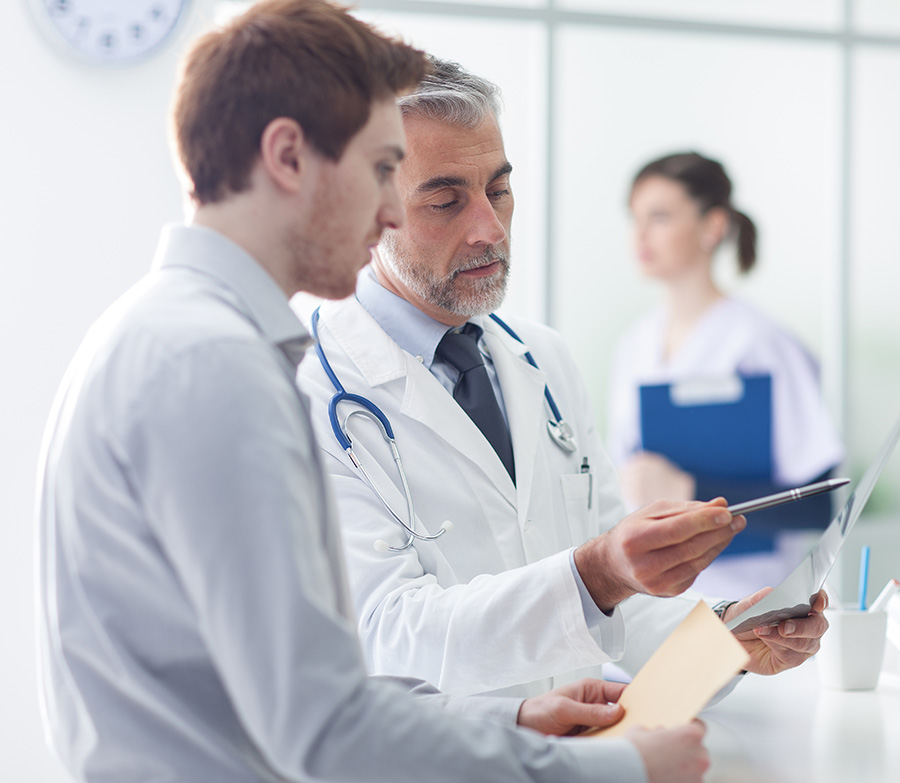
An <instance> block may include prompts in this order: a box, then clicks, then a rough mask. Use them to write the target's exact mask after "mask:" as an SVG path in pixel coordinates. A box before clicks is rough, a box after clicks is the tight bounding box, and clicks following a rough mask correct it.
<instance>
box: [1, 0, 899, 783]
mask: <svg viewBox="0 0 900 783" xmlns="http://www.w3.org/2000/svg"><path fill="white" fill-rule="evenodd" d="M50 1H53V0H50ZM81 1H82V2H83V3H87V0H81ZM119 1H120V2H125V1H126V0H119ZM55 2H59V0H55ZM128 2H130V3H132V4H133V5H135V6H136V7H146V6H152V0H128ZM47 3H48V0H4V2H3V3H2V8H0V22H2V24H0V66H2V67H0V106H2V107H3V109H2V118H3V119H2V122H0V137H2V141H3V149H4V150H5V152H4V153H3V162H4V165H3V173H4V180H5V181H4V182H3V187H2V188H0V235H2V237H3V240H4V247H5V248H6V249H5V250H4V252H3V254H2V263H0V275H2V284H0V298H2V299H0V301H2V304H0V340H2V361H3V369H4V371H3V391H2V395H3V397H2V399H3V410H4V411H5V413H3V415H2V417H0V420H2V425H0V426H2V430H0V476H2V485H0V486H2V492H0V520H2V525H0V757H2V758H3V760H4V773H5V776H6V777H8V779H10V780H21V781H42V783H56V782H57V781H63V780H65V779H66V778H65V776H64V775H63V773H62V772H61V770H60V768H59V767H58V766H57V764H56V762H55V761H54V760H53V758H52V757H51V756H50V754H49V752H48V751H47V749H46V747H45V745H44V740H43V736H42V730H41V725H40V716H39V710H38V704H37V698H36V662H35V657H36V650H35V644H34V633H33V607H34V600H33V582H34V568H33V562H34V555H33V537H34V528H33V522H32V513H33V511H32V507H33V498H34V482H35V468H36V465H37V461H38V454H39V449H40V440H41V432H42V428H43V424H44V421H45V419H46V417H47V414H48V412H49V409H50V405H51V402H52V399H53V395H54V393H55V390H56V388H57V386H58V384H59V381H60V379H61V377H62V374H63V372H64V371H65V368H66V365H67V363H68V361H69V359H70V358H71V356H72V354H73V352H74V351H75V349H76V347H77V345H78V343H79V342H80V340H81V337H82V336H83V334H84V332H85V330H86V329H87V327H88V326H89V324H90V323H91V322H92V321H93V320H94V319H95V318H96V317H97V316H98V315H99V314H100V313H101V312H102V311H103V310H104V309H105V308H106V307H107V306H108V305H109V304H110V303H111V302H112V301H113V300H114V299H115V298H116V297H118V296H119V295H120V294H121V293H122V292H123V291H124V290H125V289H126V288H127V287H129V286H130V285H131V284H132V283H133V282H134V281H136V280H137V279H138V278H139V277H140V276H141V275H142V274H143V273H144V272H145V271H146V270H147V269H148V266H149V263H150V259H151V256H152V254H153V251H154V249H155V245H156V240H157V235H158V232H159V229H160V226H161V225H162V224H164V223H166V222H171V221H178V220H181V219H182V216H183V203H182V197H181V192H180V187H179V183H178V181H177V179H176V176H175V174H174V170H173V168H172V165H171V162H170V157H169V152H168V147H167V139H166V112H167V108H168V104H169V96H170V90H171V86H172V84H173V81H174V77H175V72H176V67H177V63H178V60H179V57H180V54H181V52H182V51H183V49H184V47H185V45H186V43H187V42H188V41H189V40H191V39H192V38H193V37H194V36H195V35H196V34H198V33H200V32H202V31H203V30H205V29H207V28H209V27H210V26H212V25H213V24H214V23H216V21H217V20H220V19H222V18H225V17H227V16H228V15H230V14H233V13H236V12H239V11H240V10H241V9H242V8H245V7H246V6H247V5H249V3H246V2H239V1H238V0H188V2H187V4H186V8H185V12H184V14H183V16H182V17H181V19H180V20H179V22H178V24H177V25H176V26H175V28H174V32H173V35H172V36H171V37H170V38H169V40H167V41H166V42H165V43H164V44H163V45H162V46H161V47H160V48H159V49H158V50H156V51H154V52H153V53H152V54H151V55H149V56H147V57H145V58H143V59H141V60H140V61H139V62H137V63H135V64H132V65H128V66H112V65H97V64H90V63H86V62H84V61H81V60H79V59H77V58H76V57H74V56H72V55H71V54H69V52H68V51H67V49H66V46H65V44H64V43H63V42H62V41H61V40H60V39H57V38H55V37H54V36H53V35H52V33H53V30H46V29H45V28H44V27H42V26H40V25H39V24H38V17H39V16H40V15H41V14H42V13H44V8H45V7H46V6H47ZM68 4H69V5H74V6H76V7H77V5H78V0H68ZM165 5H166V6H169V7H171V6H172V5H173V4H172V3H166V4H165ZM357 8H358V9H359V11H358V13H359V15H360V16H361V17H363V18H365V19H367V20H369V21H371V22H373V23H374V24H376V25H377V26H379V27H380V28H382V29H384V30H386V31H389V32H393V33H396V34H399V35H401V36H402V37H403V38H405V39H407V40H409V41H410V42H412V43H414V44H416V45H418V46H420V47H422V48H425V49H428V50H430V51H432V52H434V53H435V54H437V55H440V56H442V57H446V58H450V59H454V60H457V61H459V62H460V63H462V64H463V65H464V66H466V67H467V68H469V69H470V70H473V71H475V72H477V73H479V74H482V75H484V76H487V77H488V78H490V79H492V80H493V81H495V82H496V83H497V84H498V85H499V86H500V87H501V88H502V90H503V97H504V106H505V108H504V114H503V119H502V125H503V130H504V136H505V140H506V145H507V154H508V156H509V159H510V161H511V162H512V163H513V165H514V167H515V171H514V174H513V178H512V182H513V187H514V191H515V196H516V212H515V219H514V222H513V250H514V254H513V279H512V285H511V293H510V296H509V299H508V301H507V305H506V306H505V308H504V309H505V311H507V312H514V313H518V314H521V315H526V316H530V317H533V318H537V319H539V320H543V321H546V322H547V323H549V324H551V325H552V326H554V327H556V328H557V329H559V330H560V331H561V332H562V333H563V335H564V337H565V338H566V340H567V341H568V343H569V345H570V346H571V348H572V350H573V352H574V354H575V357H576V359H577V361H578V363H579V365H580V367H581V370H582V372H583V373H584V376H585V378H586V379H587V382H588V384H589V387H590V389H591V393H592V395H593V399H594V402H595V406H596V414H597V418H598V420H599V422H600V425H601V430H603V429H604V427H605V422H604V418H605V409H606V382H607V374H608V366H609V360H610V353H611V350H612V346H613V344H614V342H615V340H616V339H617V338H618V336H619V335H620V333H621V331H622V330H623V329H624V328H625V326H626V325H628V324H629V323H630V322H631V321H633V320H634V318H635V317H636V316H637V315H638V314H640V313H643V312H644V311H646V310H647V309H648V307H650V306H652V305H653V304H654V302H655V301H656V296H657V294H658V292H657V291H656V290H655V288H654V287H653V286H652V285H650V284H649V283H648V282H647V281H645V280H643V279H641V277H640V276H639V274H638V272H637V268H636V264H635V262H634V260H633V257H632V252H631V248H630V226H629V218H628V212H627V196H628V190H629V185H630V180H631V176H632V175H633V173H634V172H635V170H636V169H637V168H638V167H639V166H640V165H641V164H643V163H644V162H645V161H647V160H649V159H650V158H653V157H656V156H658V155H661V154H665V153H668V152H672V151H681V150H687V149H693V148H696V149H698V150H700V151H701V152H704V153H706V154H707V155H710V156H712V157H716V158H718V159H719V160H721V161H722V162H723V163H724V164H725V166H726V168H727V169H728V171H729V173H730V174H731V177H732V179H733V180H734V182H735V185H736V192H735V196H734V201H735V203H736V205H737V206H738V208H740V209H742V210H743V211H745V212H747V213H748V214H749V215H751V216H752V217H753V219H754V220H755V221H756V223H757V225H758V227H759V229H760V249H759V257H760V261H759V266H758V268H757V270H756V271H755V272H754V273H753V275H751V276H750V277H749V278H748V279H746V280H744V279H738V278H737V275H736V274H735V272H734V268H735V265H734V263H733V259H732V258H731V256H730V255H729V257H728V258H727V259H726V258H721V259H719V264H720V267H721V268H720V270H719V272H720V280H721V281H722V284H723V286H724V287H725V288H726V289H727V290H728V291H729V292H732V293H735V294H736V295H738V296H740V297H743V298H745V299H747V300H749V301H751V302H753V303H754V304H756V305H757V306H758V307H760V308H762V309H763V310H764V311H766V312H768V313H770V314H771V315H772V316H774V317H775V318H776V319H777V320H779V321H780V322H781V323H783V324H785V325H786V326H787V327H788V328H789V329H791V330H792V331H793V332H794V333H795V334H796V335H798V336H799V337H800V338H801V339H802V340H803V341H804V343H805V344H806V345H807V346H808V347H809V348H810V350H811V351H812V352H813V353H815V354H816V355H817V356H818V357H819V358H820V360H821V363H822V372H823V384H824V390H825V396H826V400H827V402H828V405H829V408H830V410H831V412H832V415H833V416H834V418H835V420H836V421H837V422H838V423H839V426H840V429H841V431H842V433H843V436H844V438H845V441H846V443H847V447H848V460H847V464H846V466H845V469H844V473H845V474H846V475H850V476H852V477H853V478H854V479H856V478H858V477H859V475H860V473H861V472H862V470H864V468H865V466H866V464H867V462H868V460H869V459H870V458H871V457H872V456H873V454H874V452H875V451H876V450H877V448H878V446H879V445H880V443H881V441H882V439H883V438H884V437H885V435H886V434H887V430H888V429H889V427H890V426H891V425H892V424H893V422H894V421H895V420H896V419H897V417H898V416H900V314H898V313H900V302H898V299H900V248H898V241H897V240H898V231H900V225H898V224H900V217H898V215H900V188H898V183H900V149H898V139H900V98H898V96H900V5H898V4H897V3H896V2H893V1H892V0H852V2H851V0H731V2H729V3H722V2H720V0H558V1H555V0H547V1H546V2H544V1H543V0H495V2H494V3H493V4H491V5H485V4H481V3H478V2H471V3H468V2H449V1H448V2H430V1H429V0H393V1H391V2H360V3H358V4H357ZM898 530H900V459H898V457H897V456H896V455H895V458H894V459H893V460H892V462H891V464H890V465H889V467H888V471H887V472H886V474H885V475H884V476H883V478H882V480H881V482H880V483H879V485H878V487H876V491H875V494H874V495H873V497H872V500H871V501H870V504H869V507H868V508H867V513H866V515H865V517H864V519H863V521H862V522H861V523H860V525H859V527H858V529H857V530H856V531H855V532H854V534H853V535H854V539H853V541H852V542H851V544H849V545H848V546H847V549H846V557H844V556H842V558H841V561H840V562H839V565H838V568H837V570H836V573H835V579H834V580H833V582H834V583H835V585H836V587H837V589H839V590H844V589H846V590H847V591H848V595H847V596H846V598H847V599H848V600H849V599H852V597H853V595H852V593H853V587H852V585H853V584H854V583H855V579H856V567H857V566H856V563H857V560H858V552H859V544H860V543H862V542H865V543H869V542H871V543H872V544H873V547H872V564H871V568H872V572H871V576H870V582H871V584H872V586H873V589H874V590H877V589H880V587H881V584H883V582H884V580H886V579H887V578H888V577H890V576H900V544H898V541H900V532H898Z"/></svg>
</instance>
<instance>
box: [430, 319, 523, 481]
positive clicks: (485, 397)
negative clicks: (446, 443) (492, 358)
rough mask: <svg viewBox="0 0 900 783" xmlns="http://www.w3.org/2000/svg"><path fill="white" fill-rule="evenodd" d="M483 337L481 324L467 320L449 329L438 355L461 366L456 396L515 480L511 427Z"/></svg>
mask: <svg viewBox="0 0 900 783" xmlns="http://www.w3.org/2000/svg"><path fill="white" fill-rule="evenodd" d="M479 337H481V327H480V326H476V325H475V324H469V323H467V324H466V325H465V326H463V327H462V329H460V330H459V331H457V330H456V329H453V330H451V331H449V332H447V333H446V334H445V335H444V336H443V338H441V341H440V343H438V347H437V349H436V350H435V352H434V355H435V356H437V357H439V358H441V359H443V360H444V361H445V362H447V364H450V365H452V366H453V367H455V368H456V369H457V370H459V378H458V379H457V381H456V385H455V386H454V387H453V399H454V400H456V401H457V402H458V403H459V405H460V407H461V408H462V409H463V410H464V411H465V412H466V413H467V414H468V416H469V418H470V419H471V420H472V421H473V422H475V425H476V426H477V427H478V429H480V430H481V432H482V433H483V434H484V437H486V438H487V439H488V441H489V442H490V444H491V446H493V447H494V451H496V452H497V456H498V457H500V460H501V461H502V462H503V465H504V467H505V468H506V470H507V472H508V473H509V477H510V478H511V479H512V480H513V484H515V483H516V468H515V464H514V463H513V450H512V441H511V440H510V437H509V428H508V427H507V426H506V421H505V420H504V418H503V413H502V412H501V411H500V405H499V404H498V403H497V397H496V396H495V394H494V389H493V387H492V386H491V379H490V377H489V376H488V372H487V368H486V367H485V366H484V359H483V358H482V356H481V351H479V350H478V338H479Z"/></svg>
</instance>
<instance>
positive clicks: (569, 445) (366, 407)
mask: <svg viewBox="0 0 900 783" xmlns="http://www.w3.org/2000/svg"><path fill="white" fill-rule="evenodd" d="M490 317H491V319H492V320H493V321H494V322H495V323H496V324H497V325H498V326H500V327H501V328H502V329H503V330H504V331H505V332H506V333H507V334H508V335H509V336H510V337H512V338H513V339H514V340H515V341H516V342H519V343H522V344H523V345H524V342H523V340H522V338H521V337H519V335H517V334H516V333H515V332H514V331H513V330H512V328H511V327H510V326H509V325H508V324H507V323H505V322H504V321H503V320H502V319H501V318H500V317H499V316H498V315H496V314H494V313H491V315H490ZM310 324H311V330H312V336H313V338H314V339H315V350H316V356H318V357H319V363H320V364H321V365H322V369H323V370H325V374H326V375H327V376H328V380H330V381H331V384H332V385H333V386H334V388H335V394H334V395H333V396H332V397H331V399H330V400H329V402H328V421H329V423H330V424H331V431H332V432H333V433H334V437H335V438H336V439H337V442H338V443H339V444H340V446H341V448H342V449H343V450H344V453H346V455H347V457H348V458H349V459H350V461H351V462H352V463H353V465H354V466H355V467H356V469H357V470H358V471H359V472H360V474H361V475H362V477H363V479H364V480H365V482H366V484H368V485H369V487H370V488H371V489H372V491H373V492H374V493H375V494H376V495H377V497H378V499H379V500H380V501H381V503H382V505H383V506H384V507H385V508H386V509H387V510H388V512H389V513H390V515H391V516H392V517H393V518H394V520H395V521H396V522H397V524H399V525H400V526H401V527H402V528H403V529H404V530H405V531H406V541H405V542H404V544H403V545H402V546H399V547H396V546H388V545H387V543H386V542H385V541H381V540H379V541H376V542H375V549H376V550H378V551H386V550H390V551H391V552H402V551H403V550H405V549H408V548H409V547H411V546H412V545H413V543H414V542H415V541H416V540H418V541H436V540H437V539H439V538H440V537H441V536H442V535H444V533H446V532H447V531H448V530H451V529H452V528H453V523H452V522H450V521H446V522H444V523H443V524H442V525H441V529H440V530H439V531H438V532H437V533H435V534H434V535H424V534H422V533H418V532H416V530H415V528H414V527H413V526H414V525H415V523H416V515H415V510H414V507H413V499H412V493H411V492H410V489H409V482H408V481H407V478H406V471H405V470H404V469H403V462H402V461H401V459H400V450H399V449H398V448H397V442H396V440H395V438H394V429H393V427H391V423H390V421H389V420H388V417H387V416H386V415H385V414H384V411H382V410H381V408H379V407H378V406H377V405H376V404H375V403H374V402H372V400H370V399H368V398H367V397H363V396H362V395H361V394H351V393H350V392H348V391H347V390H346V389H345V388H344V385H343V384H342V383H341V382H340V380H339V379H338V377H337V375H336V373H335V372H334V368H333V367H332V366H331V363H330V362H329V361H328V358H327V357H326V356H325V350H324V349H323V348H322V343H321V341H320V340H319V308H318V307H317V308H316V309H315V310H314V311H313V314H312V318H311V319H310ZM525 360H526V361H527V362H528V363H529V364H530V365H531V366H532V367H534V368H535V369H540V368H539V367H538V365H537V362H535V360H534V357H533V356H532V355H531V352H530V351H526V352H525ZM544 399H546V401H547V405H548V406H549V407H550V412H551V413H552V414H553V418H552V419H549V420H548V421H547V429H548V431H549V432H550V437H551V438H552V439H553V442H554V443H556V445H557V446H559V447H560V448H561V449H562V450H563V451H566V452H568V453H570V454H571V453H573V452H574V451H575V449H576V448H577V444H576V442H575V435H574V432H573V431H572V428H571V427H570V426H569V424H568V422H566V421H564V420H563V418H562V415H561V414H560V412H559V408H558V407H557V405H556V402H555V401H554V399H553V395H552V394H551V393H550V389H549V387H548V386H547V385H546V384H545V385H544ZM342 402H348V403H352V404H354V405H358V406H359V410H356V411H353V412H352V413H350V414H349V415H348V416H347V421H349V420H350V417H351V416H354V415H357V414H359V415H365V416H368V417H370V418H372V419H374V420H375V422H377V424H378V425H380V427H381V431H382V435H383V436H384V439H385V441H387V443H388V446H389V447H390V449H391V456H392V457H393V459H394V463H395V464H396V466H397V472H398V473H399V474H400V481H401V483H402V484H403V494H404V495H405V496H406V509H407V518H408V519H409V523H407V522H406V521H405V520H404V519H402V518H401V517H400V516H399V515H398V514H397V513H396V512H395V511H394V509H392V508H391V506H390V504H389V503H388V502H387V500H386V499H385V497H384V496H383V495H382V494H381V492H380V491H379V489H378V487H376V486H375V482H373V481H372V479H371V478H370V477H369V474H368V473H367V472H366V469H365V468H364V467H363V465H362V463H361V462H360V461H359V458H358V457H357V456H356V454H355V453H354V452H353V441H352V440H351V439H350V436H349V434H347V432H346V431H345V430H344V428H343V427H341V423H340V420H339V419H338V406H339V405H340V404H341V403H342Z"/></svg>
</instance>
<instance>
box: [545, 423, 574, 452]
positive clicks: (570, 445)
mask: <svg viewBox="0 0 900 783" xmlns="http://www.w3.org/2000/svg"><path fill="white" fill-rule="evenodd" d="M547 431H548V432H549V433H550V437H551V438H553V442H554V443H555V444H556V445H557V446H559V447H560V448H561V449H562V450H563V451H565V452H567V453H569V454H573V453H574V452H575V449H577V448H578V444H577V443H576V442H575V433H574V432H573V430H572V427H571V426H570V425H569V422H567V421H563V420H560V421H553V419H548V421H547Z"/></svg>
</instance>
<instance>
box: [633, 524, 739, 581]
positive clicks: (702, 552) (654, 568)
mask: <svg viewBox="0 0 900 783" xmlns="http://www.w3.org/2000/svg"><path fill="white" fill-rule="evenodd" d="M735 521H736V522H737V524H738V525H739V526H740V527H741V528H742V527H743V525H744V524H746V520H745V519H744V517H735ZM733 536H734V533H733V531H732V530H731V529H730V527H726V528H725V529H718V530H711V531H709V532H706V533H701V534H699V535H695V536H694V537H693V538H690V539H688V540H687V541H684V542H682V543H680V544H677V545H673V546H668V547H665V548H663V549H657V550H654V551H651V552H648V553H644V554H643V555H641V556H637V555H635V556H634V557H633V558H632V560H631V563H632V568H633V574H634V577H635V578H636V579H637V581H638V582H639V583H640V584H641V585H642V587H643V588H644V590H645V591H646V592H649V593H651V594H653V595H677V594H679V593H681V592H683V591H684V590H686V589H687V588H688V587H690V586H691V584H692V583H693V581H694V580H695V579H696V578H697V575H698V574H699V573H700V572H701V571H702V570H703V569H704V568H706V567H707V566H708V565H709V564H710V563H711V562H712V561H713V560H715V559H716V557H718V556H719V554H720V553H721V552H722V550H723V549H725V547H727V546H728V544H730V543H731V540H732V538H733ZM625 551H626V555H627V551H628V550H627V549H626V550H625Z"/></svg>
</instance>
